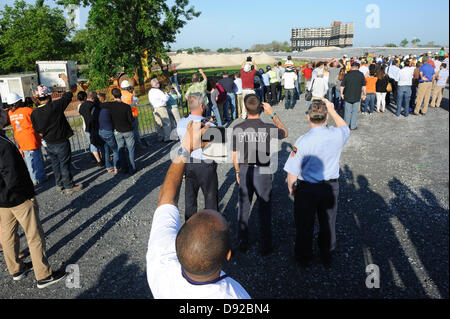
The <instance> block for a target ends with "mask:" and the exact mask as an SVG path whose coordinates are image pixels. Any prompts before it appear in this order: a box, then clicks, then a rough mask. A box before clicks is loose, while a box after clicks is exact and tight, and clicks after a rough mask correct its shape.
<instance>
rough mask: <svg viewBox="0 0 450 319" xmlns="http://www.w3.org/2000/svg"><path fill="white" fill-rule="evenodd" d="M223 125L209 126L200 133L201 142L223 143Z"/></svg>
mask: <svg viewBox="0 0 450 319" xmlns="http://www.w3.org/2000/svg"><path fill="white" fill-rule="evenodd" d="M225 134H226V133H225V127H216V126H213V127H209V128H208V129H207V130H206V132H205V133H203V135H202V142H209V143H218V144H225V137H226V135H225Z"/></svg>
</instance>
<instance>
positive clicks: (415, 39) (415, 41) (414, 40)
mask: <svg viewBox="0 0 450 319" xmlns="http://www.w3.org/2000/svg"><path fill="white" fill-rule="evenodd" d="M419 42H420V39H418V38H414V39H413V40H411V43H412V45H413V46H414V47H416V46H417V43H419Z"/></svg>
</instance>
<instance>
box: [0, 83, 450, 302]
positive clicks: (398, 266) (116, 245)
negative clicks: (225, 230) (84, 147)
mask: <svg viewBox="0 0 450 319" xmlns="http://www.w3.org/2000/svg"><path fill="white" fill-rule="evenodd" d="M448 97H449V95H448V90H446V91H445V98H444V100H443V103H442V107H441V108H439V109H430V111H429V113H428V114H427V115H426V116H410V117H408V118H406V119H405V118H403V117H401V118H396V117H395V116H393V114H392V109H390V108H389V109H388V112H386V113H384V114H375V115H372V116H361V117H360V118H359V124H358V130H357V131H354V132H352V135H351V137H350V140H349V142H348V144H347V145H346V147H345V148H344V151H343V153H342V157H341V170H342V174H341V177H340V196H339V209H338V215H337V249H336V254H335V258H334V263H333V266H332V268H331V269H326V268H324V267H323V266H322V265H321V264H319V263H318V262H317V261H316V262H315V263H314V264H313V266H312V267H311V268H309V269H306V270H302V269H300V268H299V267H298V266H297V264H296V263H295V262H294V260H293V249H294V237H295V226H294V219H293V214H292V211H293V203H292V200H291V199H290V198H289V197H288V194H287V188H286V185H285V181H284V180H285V177H286V176H285V173H284V172H283V171H282V167H283V165H284V163H285V161H286V159H287V157H288V156H289V150H288V148H287V145H288V144H287V143H290V144H293V143H295V141H296V139H297V138H298V137H299V136H301V135H303V134H305V133H306V132H307V131H308V125H307V121H306V117H305V102H304V100H303V98H302V100H301V101H299V102H298V103H297V105H296V107H295V109H293V110H289V111H287V110H284V108H283V107H282V106H279V107H277V110H278V111H279V114H280V117H281V119H282V121H283V122H284V123H285V124H286V126H287V127H288V128H289V138H288V139H287V140H286V142H285V143H282V144H281V145H280V153H279V170H278V172H277V173H276V175H275V177H274V182H273V226H272V227H273V233H274V238H275V251H274V253H273V254H272V255H270V256H268V257H264V258H263V257H261V256H260V255H259V253H258V245H257V238H258V236H257V235H258V233H257V232H258V225H257V224H258V218H257V217H254V216H253V217H252V218H251V219H250V231H251V235H250V240H251V248H250V250H249V252H248V253H247V254H242V253H236V254H234V255H233V257H232V260H231V262H230V263H228V264H227V265H226V267H225V271H226V272H227V273H228V274H229V275H230V276H232V277H233V278H235V279H236V280H237V281H238V282H240V283H241V284H242V285H243V286H244V287H245V288H246V289H247V291H248V292H249V294H250V295H251V296H252V297H254V298H337V299H346V298H448V295H449V294H448V284H449V275H448V261H449V258H448V245H449V242H448V240H449V228H448V226H449V225H448V209H449V179H448V178H449V171H448V170H449V168H448V167H449V103H448ZM265 119H266V120H268V118H267V117H266V118H265ZM238 121H239V120H238ZM235 123H237V121H236V122H235ZM149 141H150V142H151V147H150V148H149V150H148V151H140V152H138V154H137V158H138V160H137V163H138V169H139V171H138V172H137V173H136V174H135V175H134V176H133V177H128V176H124V175H122V176H117V177H112V176H111V175H109V174H107V173H106V172H104V171H103V170H100V169H98V168H93V167H92V164H90V163H89V160H90V158H89V157H88V156H87V155H82V156H78V157H75V158H74V165H75V166H76V167H77V168H78V169H75V173H76V176H75V179H76V181H77V182H82V183H83V184H84V185H85V190H84V191H83V192H82V193H81V194H75V195H72V196H62V195H60V194H59V193H58V192H57V191H56V189H55V188H54V187H53V183H54V182H53V177H52V176H51V179H50V181H49V182H47V183H45V184H43V185H42V186H40V187H39V188H37V193H38V195H37V199H38V201H39V203H40V217H41V220H42V223H43V227H44V230H45V233H46V240H47V249H48V256H49V259H50V263H51V264H52V266H53V268H54V269H57V268H60V267H63V268H65V267H66V266H67V265H69V264H76V265H78V267H79V270H80V275H81V277H80V284H81V285H80V288H67V287H66V286H65V284H64V283H63V282H61V283H58V284H56V285H54V286H52V287H49V288H46V289H42V290H39V289H37V288H36V281H35V279H34V276H33V274H32V273H30V274H29V275H28V276H27V277H26V278H25V279H23V280H21V281H19V282H13V280H12V278H11V277H10V276H9V274H8V272H7V270H6V265H5V262H4V259H3V258H0V269H1V270H2V271H0V286H1V287H2V289H1V290H0V298H151V297H152V294H151V292H150V289H149V288H148V285H147V281H146V276H145V254H146V250H147V241H148V237H149V232H150V227H151V223H152V216H153V212H154V210H155V208H156V203H157V196H158V192H159V190H160V186H161V184H162V181H163V179H164V176H165V173H166V171H167V168H168V167H169V164H170V163H169V155H168V154H169V152H170V149H171V147H172V146H173V144H169V145H167V144H164V145H163V144H159V143H157V142H156V141H155V139H154V137H150V138H149ZM49 171H50V169H49ZM233 172H234V171H233V169H232V165H231V164H223V165H220V166H219V168H218V175H219V200H220V211H221V212H223V214H224V215H225V217H226V219H227V220H228V221H229V223H230V226H231V229H232V232H233V238H234V242H235V243H236V238H235V234H236V226H237V225H236V224H237V223H236V219H237V187H236V184H235V181H234V173H233ZM202 201H203V199H202V196H201V195H200V196H199V207H201V205H202ZM179 204H180V207H181V215H182V218H183V216H184V187H183V188H182V190H181V196H180V203H179ZM256 208H257V207H256V205H255V206H254V207H253V212H254V211H255V209H256ZM256 215H257V214H256ZM21 234H22V233H21ZM21 247H23V249H25V248H26V247H27V245H26V241H25V238H24V236H23V235H22V237H21ZM315 251H316V252H317V245H316V244H315ZM26 259H27V260H29V257H26ZM368 264H376V265H378V267H379V269H380V288H379V289H368V288H366V285H365V282H366V277H367V274H366V272H365V270H366V266H367V265H368Z"/></svg>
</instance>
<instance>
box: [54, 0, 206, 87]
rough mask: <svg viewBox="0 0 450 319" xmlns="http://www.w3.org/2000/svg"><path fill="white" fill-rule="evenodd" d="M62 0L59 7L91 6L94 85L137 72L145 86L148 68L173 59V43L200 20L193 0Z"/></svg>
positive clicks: (89, 24)
mask: <svg viewBox="0 0 450 319" xmlns="http://www.w3.org/2000/svg"><path fill="white" fill-rule="evenodd" d="M171 2H173V5H168V1H163V0H127V1H118V0H115V1H111V0H59V1H58V3H59V4H64V5H69V4H76V5H83V6H90V11H89V17H88V22H87V29H88V31H89V40H88V41H87V43H86V51H87V53H88V56H89V69H90V75H89V79H90V84H91V85H92V87H94V88H99V87H105V86H107V85H108V83H109V79H110V78H111V77H114V76H115V75H116V74H117V73H118V72H120V71H122V70H124V71H125V72H127V73H128V74H130V75H131V74H133V73H135V72H137V74H138V77H139V85H141V86H143V85H144V67H146V66H148V65H151V63H152V62H153V61H154V62H156V63H157V64H158V65H159V66H160V67H161V69H162V68H163V65H164V64H165V62H169V61H170V58H169V57H168V55H167V52H169V51H170V44H172V43H174V42H175V40H176V35H177V33H179V32H180V30H181V29H182V28H183V27H184V25H185V24H186V23H187V21H188V20H191V19H193V18H194V17H198V16H199V15H200V12H196V11H195V9H194V7H190V8H187V7H188V5H189V0H175V1H171Z"/></svg>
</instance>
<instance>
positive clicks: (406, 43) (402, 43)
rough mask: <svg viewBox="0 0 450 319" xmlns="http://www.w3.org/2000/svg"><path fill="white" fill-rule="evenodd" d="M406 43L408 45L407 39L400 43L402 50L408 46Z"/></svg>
mask: <svg viewBox="0 0 450 319" xmlns="http://www.w3.org/2000/svg"><path fill="white" fill-rule="evenodd" d="M408 43H409V41H408V39H403V40H402V42H400V46H401V47H403V48H404V47H406V46H407V45H408Z"/></svg>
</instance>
